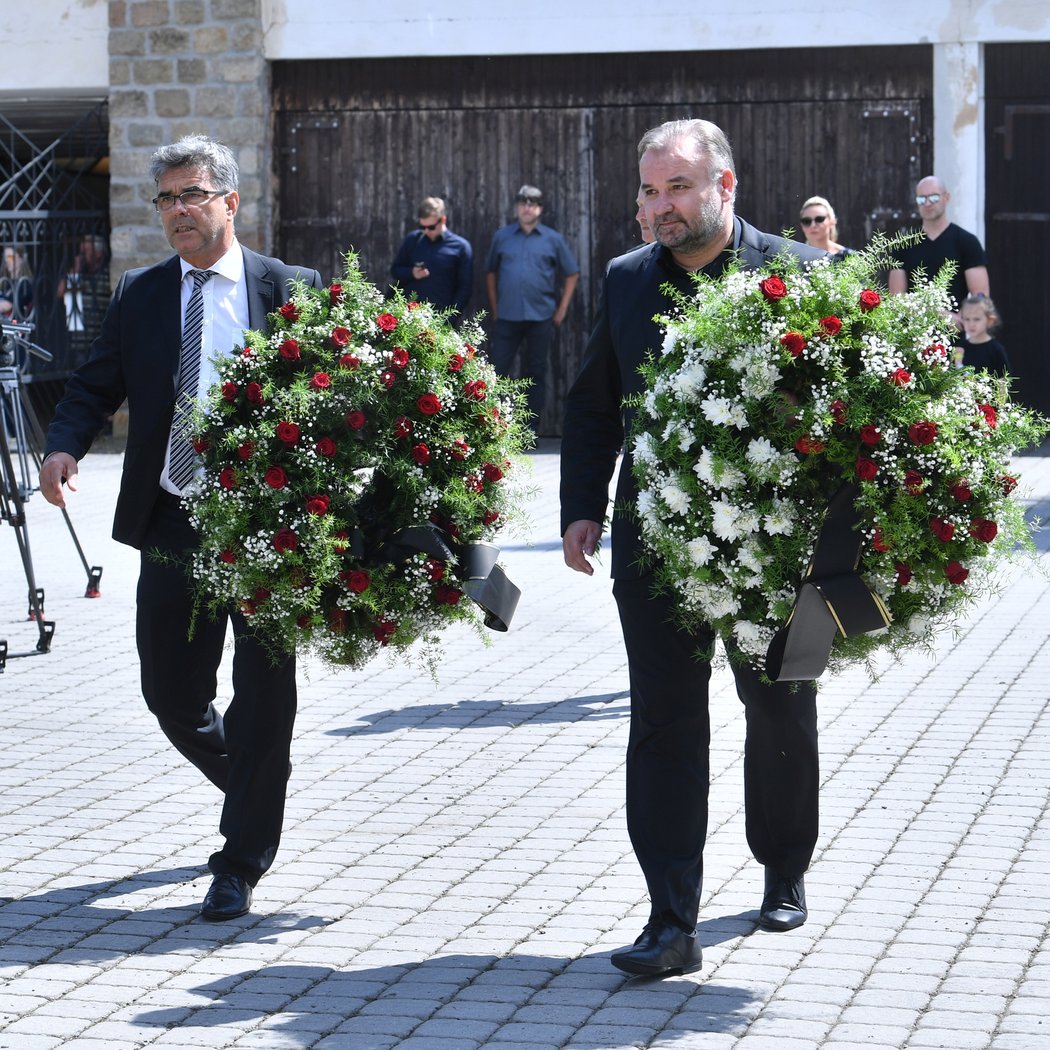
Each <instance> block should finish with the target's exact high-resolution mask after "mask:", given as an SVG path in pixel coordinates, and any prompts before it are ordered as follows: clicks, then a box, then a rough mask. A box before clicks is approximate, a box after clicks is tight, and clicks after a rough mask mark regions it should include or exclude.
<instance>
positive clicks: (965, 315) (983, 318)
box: [959, 306, 988, 343]
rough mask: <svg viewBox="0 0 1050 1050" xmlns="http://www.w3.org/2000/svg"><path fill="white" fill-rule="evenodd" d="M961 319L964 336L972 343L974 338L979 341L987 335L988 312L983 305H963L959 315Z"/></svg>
mask: <svg viewBox="0 0 1050 1050" xmlns="http://www.w3.org/2000/svg"><path fill="white" fill-rule="evenodd" d="M959 316H960V319H961V320H962V326H963V331H964V332H965V333H966V338H967V339H969V340H970V342H971V343H972V342H973V341H974V338H975V337H976V338H977V341H978V342H980V341H982V340H983V339H985V338H986V337H987V335H988V314H987V312H986V311H985V309H984V307H983V306H964V307H963V308H962V313H961V314H960V315H959Z"/></svg>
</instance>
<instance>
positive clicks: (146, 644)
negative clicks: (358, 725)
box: [40, 135, 321, 920]
mask: <svg viewBox="0 0 1050 1050" xmlns="http://www.w3.org/2000/svg"><path fill="white" fill-rule="evenodd" d="M150 174H151V175H152V176H153V179H154V181H155V183H156V187H157V196H156V197H155V198H154V202H153V203H154V205H155V206H156V208H157V211H158V212H159V213H160V217H161V222H162V224H163V226H164V233H165V235H166V236H167V239H168V242H169V243H170V244H171V246H172V248H174V249H175V251H176V253H177V254H176V255H174V256H172V257H171V258H169V259H167V260H166V261H164V262H161V263H158V264H156V265H155V266H149V267H145V268H142V269H137V270H129V271H128V272H127V273H125V274H124V276H123V277H121V279H120V283H119V284H118V285H117V290H116V292H115V293H114V295H113V299H112V301H111V302H110V305H109V309H108V310H107V312H106V316H105V319H104V320H103V323H102V331H101V334H100V335H99V337H98V339H97V340H96V341H95V344H94V346H93V347H92V351H91V356H90V357H89V359H88V361H87V362H86V363H85V364H84V365H83V366H82V367H81V368H80V369H78V370H77V372H76V373H75V374H74V375H73V376H72V378H71V379H70V381H69V384H68V386H67V388H66V392H65V395H64V397H63V399H62V401H61V402H60V403H59V405H58V407H57V409H56V410H55V418H54V421H53V422H52V424H51V426H50V428H49V430H48V434H47V444H46V448H45V450H44V454H45V456H44V461H43V464H42V466H41V469H40V491H41V492H42V493H43V494H44V497H45V498H46V499H47V500H48V502H50V503H54V504H55V505H56V506H59V507H64V506H65V498H64V494H63V491H62V486H63V485H67V486H68V487H69V488H70V489H71V490H74V491H75V490H76V476H77V461H78V460H80V459H81V458H82V457H83V456H84V454H85V453H86V452H87V451H88V449H89V448H90V447H91V442H92V441H93V439H94V438H95V436H96V435H97V434H98V432H99V430H100V428H101V427H102V425H103V423H104V422H105V420H106V418H107V416H109V415H110V414H111V413H112V412H113V411H114V410H115V409H116V408H117V407H118V406H119V405H120V404H121V403H123V401H124V400H125V398H126V399H127V402H128V412H129V427H128V440H127V450H126V452H125V455H124V470H123V476H122V478H121V484H120V493H119V495H118V497H117V507H116V514H115V517H114V524H113V536H114V538H115V539H117V540H119V541H120V542H121V543H127V544H130V545H131V546H133V547H136V548H138V549H139V550H140V551H141V552H142V555H141V563H140V574H139V582H138V593H137V612H136V640H137V643H138V650H139V659H140V662H141V670H142V692H143V696H144V697H145V699H146V704H147V706H148V707H149V709H150V711H152V712H153V713H154V714H155V715H156V716H157V719H158V721H159V722H160V726H161V728H162V729H163V731H164V733H165V734H166V735H167V736H168V738H169V740H171V742H172V743H173V744H174V745H175V747H176V748H177V749H178V750H179V751H180V752H181V753H182V754H183V755H185V756H186V757H187V758H188V759H189V760H190V761H191V762H192V763H193V764H194V765H196V766H197V767H198V769H200V770H201V772H202V773H203V774H204V775H205V776H206V777H207V778H208V779H209V780H210V781H211V782H212V783H213V784H215V785H216V786H217V787H218V788H219V789H220V790H221V791H223V792H224V793H225V796H226V797H225V800H224V803H223V809H222V818H221V821H220V824H219V830H220V832H221V834H222V835H223V836H224V838H225V842H224V845H223V847H222V848H221V849H220V850H218V851H217V852H215V853H214V854H212V856H211V859H210V860H209V864H208V866H209V868H210V869H211V872H212V876H213V878H212V883H211V886H210V888H209V890H208V892H207V895H206V896H205V898H204V903H203V904H202V906H201V914H202V916H203V917H204V918H206V919H210V920H222V919H231V918H235V917H236V916H238V915H243V914H245V913H246V912H247V911H248V910H249V908H250V907H251V900H252V887H253V886H255V884H256V883H257V882H258V880H259V878H260V877H261V876H262V874H263V873H264V872H265V871H266V870H267V869H268V868H269V867H270V865H271V864H272V863H273V859H274V855H275V854H276V852H277V847H278V844H279V842H280V837H281V824H282V821H283V818H284V802H285V790H286V786H287V781H288V775H289V770H290V765H289V751H290V747H291V738H292V726H293V723H294V721H295V709H296V687H295V655H294V653H288V654H284V655H283V656H281V655H277V656H275V655H272V654H271V653H270V652H269V651H268V650H267V649H266V648H265V647H264V646H263V645H262V643H261V642H260V641H259V640H258V639H257V638H255V637H254V636H253V634H252V633H251V631H250V629H249V627H248V624H247V622H246V621H245V618H244V617H243V616H242V615H241V613H240V612H239V611H238V610H236V609H230V610H229V612H228V614H227V615H226V616H221V617H219V618H217V619H209V618H208V617H206V616H201V617H200V619H199V620H198V621H197V622H196V624H195V627H194V630H193V635H192V637H190V626H191V623H192V621H193V609H194V602H193V586H192V582H191V580H190V577H189V574H188V572H187V569H186V566H187V564H188V561H189V558H190V556H191V554H192V551H193V549H194V548H195V547H196V545H197V534H196V532H195V530H194V528H193V526H192V525H191V523H190V518H189V515H188V513H187V511H186V509H185V508H184V506H183V504H182V502H181V498H180V497H181V493H182V491H183V490H184V488H185V487H186V486H187V485H189V484H190V483H191V482H192V478H193V476H194V474H195V473H196V471H197V467H196V464H195V463H194V461H193V458H192V455H191V452H192V449H191V448H190V447H189V445H188V442H189V438H190V435H189V434H187V433H186V427H185V418H184V416H183V414H182V412H181V411H180V412H176V401H177V400H178V401H179V402H180V406H181V404H182V403H183V402H184V401H185V400H186V399H189V398H193V397H196V396H198V395H200V394H203V393H204V392H205V391H206V390H207V389H208V387H209V386H210V385H211V382H212V380H213V379H214V369H213V366H212V364H211V359H212V358H213V357H214V356H217V355H222V354H226V353H229V352H230V351H231V350H232V349H233V348H234V347H235V346H237V345H239V344H240V342H241V339H242V338H243V333H244V330H245V329H247V328H255V329H263V328H265V327H266V321H267V314H268V313H270V312H272V311H274V310H276V309H277V308H278V307H279V306H281V304H282V303H284V302H285V301H286V300H287V298H288V295H289V294H290V292H291V287H292V282H293V281H294V280H297V279H299V280H303V281H305V282H306V283H307V284H311V285H313V286H314V287H315V288H319V287H321V275H320V274H319V273H318V272H317V271H316V270H309V269H302V268H295V267H290V266H286V265H285V264H284V263H282V262H280V261H279V260H277V259H271V258H267V257H265V256H262V255H257V254H256V253H255V252H252V251H249V250H248V249H247V248H244V247H243V246H242V245H241V244H240V243H239V242H238V241H237V238H236V236H235V234H234V217H235V216H236V214H237V208H238V204H239V200H240V198H239V196H238V193H237V179H238V170H237V162H236V160H235V158H234V156H233V153H232V152H231V151H230V150H229V148H227V147H226V146H224V145H222V144H221V143H219V142H216V141H214V140H213V139H209V138H205V137H204V136H201V135H192V136H187V137H186V138H183V139H180V140H179V141H178V142H176V143H174V144H172V145H169V146H164V147H162V148H161V149H160V150H158V151H157V152H156V153H155V154H154V155H153V159H152V162H151V164H150ZM157 552H160V553H161V554H162V557H159V558H158V556H157ZM227 620H230V621H232V623H233V634H234V639H235V644H234V655H233V698H232V700H231V701H230V704H229V706H228V708H227V710H226V713H225V716H223V715H222V714H220V713H219V712H218V711H217V710H216V708H215V706H214V704H213V700H214V699H215V695H216V688H217V682H216V672H217V670H218V667H219V662H220V660H221V658H222V649H223V642H224V639H225V635H226V622H227Z"/></svg>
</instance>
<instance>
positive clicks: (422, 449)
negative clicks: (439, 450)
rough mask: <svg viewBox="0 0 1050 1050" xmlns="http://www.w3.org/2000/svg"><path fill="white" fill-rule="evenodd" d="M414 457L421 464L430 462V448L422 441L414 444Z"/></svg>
mask: <svg viewBox="0 0 1050 1050" xmlns="http://www.w3.org/2000/svg"><path fill="white" fill-rule="evenodd" d="M412 458H413V459H414V460H415V461H416V462H417V463H418V464H419V465H420V466H423V465H424V464H426V463H429V462H430V449H429V448H427V446H426V445H424V444H423V442H422V441H421V442H420V443H419V444H418V445H413V446H412Z"/></svg>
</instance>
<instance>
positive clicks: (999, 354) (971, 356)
mask: <svg viewBox="0 0 1050 1050" xmlns="http://www.w3.org/2000/svg"><path fill="white" fill-rule="evenodd" d="M959 316H960V319H961V320H962V326H963V331H964V332H965V333H966V334H965V336H964V338H962V339H960V340H959V342H958V343H957V344H956V347H955V350H956V364H957V365H967V366H969V367H971V368H979V369H981V368H983V369H984V370H985V371H986V372H991V373H993V374H994V375H998V376H1005V375H1006V374H1007V373H1008V372H1009V371H1010V362H1009V361H1008V360H1007V357H1006V350H1005V349H1003V344H1002V343H1000V342H999V340H998V339H993V338H992V332H994V331H995V330H996V329H997V328H998V327H999V324H1000V320H1001V319H1000V317H999V315H998V314H997V313H996V312H995V303H993V302H992V300H991V299H989V298H988V296H987V295H968V296H967V297H966V299H965V300H964V301H963V304H962V309H961V310H960V311H959Z"/></svg>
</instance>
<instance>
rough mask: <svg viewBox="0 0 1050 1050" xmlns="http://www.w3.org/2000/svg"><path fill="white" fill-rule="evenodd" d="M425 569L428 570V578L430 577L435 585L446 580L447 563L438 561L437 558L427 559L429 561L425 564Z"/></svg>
mask: <svg viewBox="0 0 1050 1050" xmlns="http://www.w3.org/2000/svg"><path fill="white" fill-rule="evenodd" d="M423 568H424V569H426V572H427V576H429V577H430V579H431V580H433V581H434V583H437V582H438V580H443V579H444V578H445V563H444V562H443V561H438V560H437V559H436V558H427V560H426V561H425V562H423Z"/></svg>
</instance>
